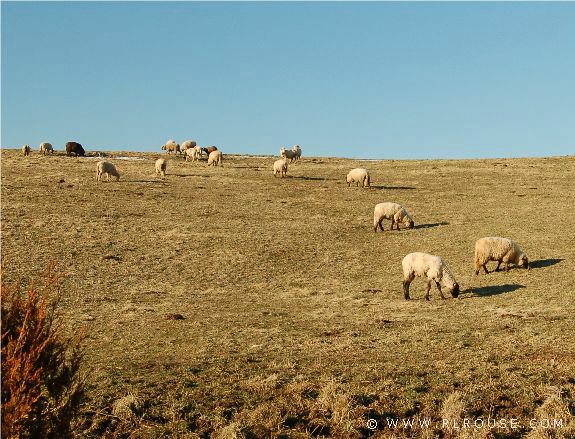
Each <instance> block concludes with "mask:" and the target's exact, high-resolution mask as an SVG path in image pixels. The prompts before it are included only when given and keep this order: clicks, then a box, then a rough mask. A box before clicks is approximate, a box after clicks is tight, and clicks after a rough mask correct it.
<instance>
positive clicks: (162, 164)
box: [156, 159, 168, 178]
mask: <svg viewBox="0 0 575 439" xmlns="http://www.w3.org/2000/svg"><path fill="white" fill-rule="evenodd" d="M167 168H168V162H167V160H166V159H158V160H156V174H159V175H161V176H162V178H164V177H165V176H166V169H167Z"/></svg>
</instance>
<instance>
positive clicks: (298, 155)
mask: <svg viewBox="0 0 575 439" xmlns="http://www.w3.org/2000/svg"><path fill="white" fill-rule="evenodd" d="M291 150H292V151H293V152H294V153H295V156H294V159H295V160H299V159H300V158H301V147H300V146H299V145H295V146H294V147H293V148H292V149H291Z"/></svg>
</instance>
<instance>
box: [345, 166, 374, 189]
mask: <svg viewBox="0 0 575 439" xmlns="http://www.w3.org/2000/svg"><path fill="white" fill-rule="evenodd" d="M346 181H347V186H348V187H349V186H351V184H352V183H355V184H356V186H359V184H360V183H361V185H362V186H363V187H369V188H370V187H371V181H370V177H369V172H367V169H363V168H355V169H352V170H351V171H349V173H348V174H347V177H346Z"/></svg>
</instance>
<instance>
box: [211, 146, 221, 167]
mask: <svg viewBox="0 0 575 439" xmlns="http://www.w3.org/2000/svg"><path fill="white" fill-rule="evenodd" d="M222 159H223V155H222V152H221V151H218V150H215V151H212V152H210V155H209V156H208V166H218V165H220V166H224V164H223V163H222Z"/></svg>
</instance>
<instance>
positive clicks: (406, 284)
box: [403, 273, 415, 300]
mask: <svg viewBox="0 0 575 439" xmlns="http://www.w3.org/2000/svg"><path fill="white" fill-rule="evenodd" d="M413 279H415V274H414V273H411V274H410V275H409V276H407V278H406V279H404V281H403V297H404V298H405V300H409V284H410V283H411V282H412V281H413Z"/></svg>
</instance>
